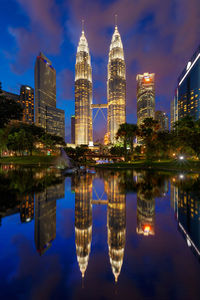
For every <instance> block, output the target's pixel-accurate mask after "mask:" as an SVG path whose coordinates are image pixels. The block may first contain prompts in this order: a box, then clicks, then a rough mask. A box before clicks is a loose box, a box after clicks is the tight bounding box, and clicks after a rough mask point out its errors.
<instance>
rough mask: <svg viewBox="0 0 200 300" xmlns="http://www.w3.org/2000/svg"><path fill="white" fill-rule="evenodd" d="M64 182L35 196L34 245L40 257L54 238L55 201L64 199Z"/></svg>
mask: <svg viewBox="0 0 200 300" xmlns="http://www.w3.org/2000/svg"><path fill="white" fill-rule="evenodd" d="M64 187H65V186H64V182H63V183H61V184H57V185H54V186H50V187H47V188H46V189H45V191H43V192H40V193H38V194H36V195H35V245H36V249H37V251H38V252H39V254H40V255H43V254H44V253H45V252H46V251H47V249H49V248H50V247H51V244H52V242H53V240H54V239H55V237H56V200H57V199H59V198H63V197H64Z"/></svg>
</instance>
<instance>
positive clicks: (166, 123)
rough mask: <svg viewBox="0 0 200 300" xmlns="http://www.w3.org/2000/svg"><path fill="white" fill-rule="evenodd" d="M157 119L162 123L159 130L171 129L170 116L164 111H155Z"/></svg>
mask: <svg viewBox="0 0 200 300" xmlns="http://www.w3.org/2000/svg"><path fill="white" fill-rule="evenodd" d="M155 119H156V121H158V124H159V125H160V128H159V131H164V130H169V118H168V116H167V114H166V113H165V112H164V111H161V110H157V111H156V112H155Z"/></svg>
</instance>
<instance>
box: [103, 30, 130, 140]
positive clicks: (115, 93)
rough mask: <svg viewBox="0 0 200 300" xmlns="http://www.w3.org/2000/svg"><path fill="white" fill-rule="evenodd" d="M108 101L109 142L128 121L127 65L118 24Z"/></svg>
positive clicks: (110, 56) (109, 68)
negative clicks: (121, 125)
mask: <svg viewBox="0 0 200 300" xmlns="http://www.w3.org/2000/svg"><path fill="white" fill-rule="evenodd" d="M107 101H108V108H107V136H108V140H109V143H114V142H115V138H116V133H117V131H118V129H119V126H120V124H123V123H125V122H126V66H125V60H124V50H123V44H122V40H121V36H120V34H119V31H118V28H117V26H115V31H114V34H113V36H112V40H111V44H110V51H109V59H108V78H107Z"/></svg>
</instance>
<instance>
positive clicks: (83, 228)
mask: <svg viewBox="0 0 200 300" xmlns="http://www.w3.org/2000/svg"><path fill="white" fill-rule="evenodd" d="M74 186H75V244H76V254H77V261H78V264H79V268H80V271H81V274H82V278H83V277H84V275H85V272H86V269H87V266H88V261H89V255H90V250H91V242H92V177H91V176H90V174H86V176H81V177H80V178H77V177H76V178H75V182H74Z"/></svg>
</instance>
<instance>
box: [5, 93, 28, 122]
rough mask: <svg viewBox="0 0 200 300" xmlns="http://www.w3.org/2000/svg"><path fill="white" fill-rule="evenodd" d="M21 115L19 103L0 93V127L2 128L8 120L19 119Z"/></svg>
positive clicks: (21, 110)
mask: <svg viewBox="0 0 200 300" xmlns="http://www.w3.org/2000/svg"><path fill="white" fill-rule="evenodd" d="M22 115H23V108H22V106H21V104H19V103H17V102H16V101H14V100H11V99H7V98H6V97H5V96H2V95H1V94H0V128H4V127H5V126H6V124H8V123H9V122H10V120H21V119H22Z"/></svg>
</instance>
